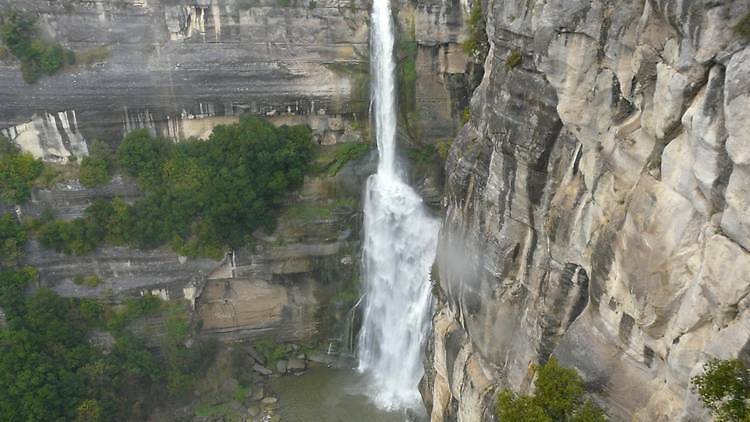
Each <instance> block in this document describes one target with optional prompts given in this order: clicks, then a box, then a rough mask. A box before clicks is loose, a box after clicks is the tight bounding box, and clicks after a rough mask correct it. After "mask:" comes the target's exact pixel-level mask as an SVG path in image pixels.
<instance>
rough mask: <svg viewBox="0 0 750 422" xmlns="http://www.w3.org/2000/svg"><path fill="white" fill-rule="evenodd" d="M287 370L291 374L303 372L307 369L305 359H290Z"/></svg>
mask: <svg viewBox="0 0 750 422" xmlns="http://www.w3.org/2000/svg"><path fill="white" fill-rule="evenodd" d="M287 369H288V370H289V372H301V371H304V370H305V369H306V364H305V361H304V360H303V359H297V358H292V359H289V364H288V365H287Z"/></svg>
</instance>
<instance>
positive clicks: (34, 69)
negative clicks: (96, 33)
mask: <svg viewBox="0 0 750 422" xmlns="http://www.w3.org/2000/svg"><path fill="white" fill-rule="evenodd" d="M0 40H2V41H3V43H4V44H5V45H6V46H7V48H8V50H9V51H10V52H11V54H13V55H14V56H16V58H17V59H19V60H20V61H21V73H22V75H23V79H24V81H26V83H29V84H32V83H34V82H36V81H37V80H39V78H40V77H41V76H42V74H47V75H52V74H54V73H55V72H57V71H58V70H60V69H62V68H63V67H64V66H65V64H66V62H67V61H68V59H69V58H70V57H72V54H69V52H67V51H66V50H65V49H64V48H63V47H62V46H61V45H60V44H59V43H55V42H49V41H45V40H43V39H41V38H38V36H37V28H36V18H34V17H33V16H31V15H29V14H26V13H23V12H19V11H15V10H12V11H10V12H7V13H6V14H4V15H3V24H2V25H0Z"/></svg>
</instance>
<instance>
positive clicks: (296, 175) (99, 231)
mask: <svg viewBox="0 0 750 422" xmlns="http://www.w3.org/2000/svg"><path fill="white" fill-rule="evenodd" d="M347 151H348V150H347ZM349 152H350V154H354V155H356V154H360V153H361V151H359V150H352V151H349ZM311 153H312V142H311V131H310V129H309V128H308V127H306V126H294V127H287V126H282V127H280V128H277V127H275V126H273V125H271V124H270V123H268V122H266V121H264V120H261V119H258V118H255V117H245V118H242V119H241V120H240V122H239V123H238V124H232V125H222V126H217V127H216V128H215V129H214V131H213V133H212V134H211V137H210V138H209V140H208V141H200V140H188V141H184V142H181V143H178V144H174V143H172V142H169V141H167V140H165V139H162V138H153V137H151V136H150V135H149V134H148V132H146V131H145V130H140V131H135V132H132V133H130V134H129V135H128V136H127V137H126V138H125V139H124V140H123V142H122V144H121V145H120V147H119V149H118V151H117V162H118V164H119V166H120V167H121V168H122V169H123V170H124V171H125V172H127V173H128V174H129V175H131V176H133V177H135V178H136V179H137V180H138V184H139V185H140V186H141V188H143V190H144V191H145V192H146V194H145V196H144V197H143V198H141V199H139V200H138V201H136V202H135V203H134V204H132V205H127V204H125V203H124V202H122V201H120V200H115V201H112V202H111V203H109V202H106V201H102V200H98V201H95V202H94V203H93V204H92V205H91V206H90V207H89V209H87V210H86V215H85V216H84V217H83V218H79V219H76V220H73V221H70V222H66V221H55V220H48V221H42V222H41V224H40V226H39V228H38V229H37V234H38V236H39V239H40V241H41V243H42V245H44V246H45V247H48V248H51V249H54V250H57V251H60V252H64V253H68V254H78V255H80V254H86V253H89V252H92V251H93V250H94V249H96V248H97V247H98V246H99V245H101V244H102V243H103V242H104V241H109V242H111V243H114V244H127V245H130V246H132V247H135V248H138V249H153V248H156V247H159V246H161V245H164V244H167V243H168V244H170V245H171V246H172V247H173V248H174V249H175V250H176V251H178V252H179V253H181V254H184V255H188V256H209V257H214V258H218V257H220V256H221V254H222V251H223V249H224V248H225V247H237V246H241V245H243V244H245V243H246V240H247V237H248V236H249V235H250V234H251V233H252V232H253V231H254V230H256V229H258V228H264V229H271V228H273V226H274V224H275V220H276V218H275V217H276V213H277V210H278V206H279V205H280V203H281V201H282V199H283V198H284V197H285V196H286V195H287V194H288V192H289V191H290V190H292V189H295V188H297V187H299V186H300V185H301V184H302V181H303V179H304V175H305V172H306V171H307V169H308V164H309V161H310V158H311ZM92 156H93V157H94V158H93V159H94V160H102V161H107V164H106V171H107V172H106V177H107V180H108V177H109V171H110V169H111V166H112V164H111V160H110V159H108V158H107V154H106V152H97V153H92ZM349 158H350V157H348V156H347V157H344V158H342V159H346V160H348V159H349ZM102 166H103V167H104V165H102ZM335 167H338V164H337V163H334V164H333V165H332V168H335ZM335 171H338V168H336V170H335ZM83 172H84V169H83V168H82V169H81V173H82V175H81V177H82V178H83ZM102 174H105V173H104V172H102ZM102 180H104V179H103V178H102V179H98V178H97V182H102Z"/></svg>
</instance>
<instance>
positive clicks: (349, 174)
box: [196, 147, 375, 350]
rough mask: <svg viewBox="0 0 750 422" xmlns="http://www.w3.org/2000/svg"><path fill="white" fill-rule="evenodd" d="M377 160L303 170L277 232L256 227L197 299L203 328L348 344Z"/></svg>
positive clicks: (237, 336) (224, 335) (229, 335)
mask: <svg viewBox="0 0 750 422" xmlns="http://www.w3.org/2000/svg"><path fill="white" fill-rule="evenodd" d="M334 148H335V147H334ZM374 159H375V154H370V156H369V157H366V158H365V159H363V160H362V161H360V162H357V163H351V164H350V165H348V166H346V167H344V168H343V169H342V170H341V171H340V172H339V173H338V174H336V176H335V177H332V178H331V177H327V176H318V177H308V178H307V179H306V181H305V184H304V186H303V187H302V189H301V191H300V192H298V193H296V194H295V195H293V197H292V198H290V200H289V202H288V204H287V206H286V207H285V209H284V211H283V212H282V214H281V215H280V217H279V225H278V227H277V228H276V230H275V231H274V233H272V234H271V235H265V234H263V233H262V232H258V233H256V234H255V235H254V238H253V240H252V242H251V244H250V245H249V246H247V247H245V248H242V249H240V250H238V251H236V253H234V254H233V255H231V256H230V257H228V260H227V261H225V263H224V265H223V267H222V268H219V269H217V270H216V271H215V272H214V274H213V275H212V276H211V277H210V279H209V280H208V281H207V284H206V286H205V288H204V289H203V290H202V292H201V293H200V295H199V296H198V299H197V301H196V310H197V318H199V319H200V320H201V321H202V330H203V333H204V334H207V335H214V336H218V337H219V338H221V339H223V340H224V341H240V340H246V339H252V338H258V337H264V336H273V337H274V338H275V339H276V340H277V341H298V340H300V339H310V338H313V337H315V338H316V339H318V340H320V341H321V342H322V343H324V344H328V342H333V345H334V346H335V347H336V350H338V349H340V348H344V349H346V348H347V347H349V345H348V344H347V341H348V340H347V339H344V338H343V337H344V336H345V333H344V331H345V328H346V327H345V326H346V323H347V318H348V317H349V311H350V309H351V307H352V306H353V305H354V302H356V300H357V299H358V297H359V296H358V293H359V292H358V286H359V284H358V281H359V262H360V221H361V211H360V210H361V205H360V199H361V195H362V192H361V186H362V185H363V183H364V180H365V179H366V177H367V176H369V174H370V173H371V172H372V171H374V163H375V162H374Z"/></svg>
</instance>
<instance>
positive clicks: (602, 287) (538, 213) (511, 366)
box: [422, 0, 750, 421]
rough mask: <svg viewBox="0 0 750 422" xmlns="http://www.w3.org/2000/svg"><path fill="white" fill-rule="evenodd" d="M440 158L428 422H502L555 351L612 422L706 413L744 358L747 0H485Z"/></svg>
mask: <svg viewBox="0 0 750 422" xmlns="http://www.w3.org/2000/svg"><path fill="white" fill-rule="evenodd" d="M483 6H484V11H485V18H486V29H487V34H488V36H489V40H490V45H491V48H490V51H489V54H488V56H487V59H486V62H485V72H484V79H483V80H482V82H481V85H480V86H479V88H478V89H477V90H476V91H475V93H474V95H473V98H472V100H471V112H472V113H471V119H470V121H469V123H468V124H467V125H466V126H464V127H463V129H462V130H461V132H460V133H459V135H458V137H457V138H456V140H455V142H454V144H453V147H452V149H451V151H450V154H449V157H448V160H447V163H446V178H447V181H446V188H445V189H446V194H445V198H444V205H445V217H444V227H443V229H442V234H441V238H442V239H441V246H440V251H439V258H438V266H439V271H438V274H437V277H436V278H437V279H438V280H436V283H438V284H439V286H438V287H437V288H436V291H437V296H438V297H439V299H440V300H439V305H438V309H437V311H436V313H435V315H434V319H433V323H434V327H433V336H432V339H431V340H430V342H429V344H428V356H427V360H426V376H425V378H424V380H423V385H422V391H423V397H424V399H425V403H426V404H427V405H428V408H429V411H430V412H431V416H432V420H433V421H442V420H458V421H478V420H494V416H493V413H494V410H493V409H494V398H495V396H496V393H497V392H498V391H500V390H501V389H503V388H511V389H513V390H515V391H518V392H522V393H529V392H531V390H532V389H533V378H534V369H533V365H534V364H537V363H540V362H545V361H546V360H547V359H548V358H549V357H550V356H555V357H557V359H558V360H560V361H561V363H562V364H564V365H566V366H569V367H573V368H575V369H576V370H577V371H578V372H579V373H580V374H581V375H582V377H583V379H584V381H585V383H586V385H587V387H588V388H589V390H590V391H591V392H592V393H593V398H594V400H595V401H596V402H597V403H598V404H599V405H601V406H602V407H603V408H604V409H605V410H606V412H607V414H608V415H609V416H610V418H611V419H612V420H642V421H661V420H664V421H666V420H706V419H708V418H709V415H708V413H707V411H706V410H705V409H704V408H702V406H701V404H700V402H699V400H698V399H697V397H696V396H695V395H694V394H693V393H692V392H691V391H690V388H689V387H690V386H689V379H690V377H691V376H692V375H695V374H698V373H700V371H701V365H702V363H703V362H705V361H706V360H707V359H709V358H711V357H718V358H722V359H726V358H734V357H740V358H742V359H745V360H747V359H748V358H750V356H749V355H748V345H750V309H749V303H748V299H747V297H748V293H750V252H749V249H750V229H749V228H750V210H749V208H748V201H750V190H749V189H748V187H749V186H750V178H749V177H750V173H748V172H749V171H750V167H749V166H750V126H748V125H749V124H750V48H748V39H747V38H743V37H742V36H741V35H740V34H739V31H736V30H734V29H733V27H734V26H735V25H736V24H737V22H739V20H740V19H741V18H742V17H743V16H747V14H748V13H749V12H750V3H748V2H746V1H731V0H724V1H721V0H720V1H687V0H627V1H613V0H592V1H589V0H585V1H582V0H547V1H537V2H528V1H520V0H502V1H500V0H489V1H488V2H486V3H484V4H483Z"/></svg>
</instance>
